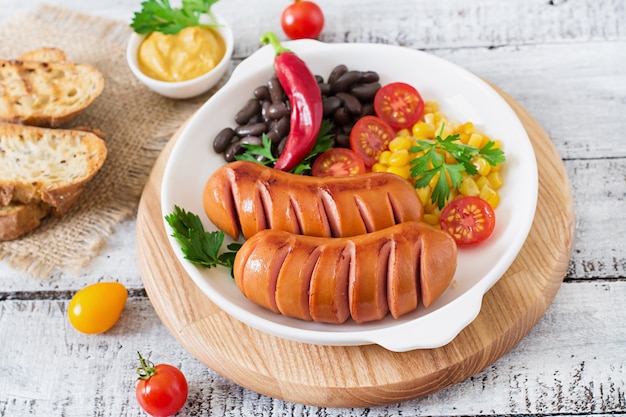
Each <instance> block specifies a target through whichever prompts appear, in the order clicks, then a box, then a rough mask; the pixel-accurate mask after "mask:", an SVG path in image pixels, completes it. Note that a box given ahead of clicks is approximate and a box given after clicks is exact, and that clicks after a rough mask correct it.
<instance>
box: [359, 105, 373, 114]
mask: <svg viewBox="0 0 626 417" xmlns="http://www.w3.org/2000/svg"><path fill="white" fill-rule="evenodd" d="M374 114H376V111H375V110H374V103H365V104H364V105H363V110H362V111H361V116H373V115H374Z"/></svg>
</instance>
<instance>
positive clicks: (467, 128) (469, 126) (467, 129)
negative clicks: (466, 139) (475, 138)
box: [459, 122, 474, 135]
mask: <svg viewBox="0 0 626 417" xmlns="http://www.w3.org/2000/svg"><path fill="white" fill-rule="evenodd" d="M459 133H465V134H466V135H471V134H472V133H474V123H472V122H465V123H463V124H462V125H461V126H460V127H459Z"/></svg>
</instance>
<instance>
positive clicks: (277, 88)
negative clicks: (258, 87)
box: [267, 77, 285, 103]
mask: <svg viewBox="0 0 626 417" xmlns="http://www.w3.org/2000/svg"><path fill="white" fill-rule="evenodd" d="M267 88H268V90H269V92H270V99H271V101H272V103H282V102H283V101H284V96H285V94H284V91H283V86H282V85H280V81H278V78H276V77H272V78H270V80H269V81H268V82H267Z"/></svg>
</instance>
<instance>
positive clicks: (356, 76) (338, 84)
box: [330, 71, 362, 93]
mask: <svg viewBox="0 0 626 417" xmlns="http://www.w3.org/2000/svg"><path fill="white" fill-rule="evenodd" d="M361 74H362V73H361V71H347V72H345V73H344V74H342V75H341V77H339V78H338V79H337V81H335V82H334V83H331V84H330V87H331V89H332V90H333V91H334V92H335V93H337V92H339V91H348V90H349V89H350V87H351V86H352V84H354V83H357V82H359V80H360V79H361Z"/></svg>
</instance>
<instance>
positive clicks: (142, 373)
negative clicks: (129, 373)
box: [137, 351, 156, 381]
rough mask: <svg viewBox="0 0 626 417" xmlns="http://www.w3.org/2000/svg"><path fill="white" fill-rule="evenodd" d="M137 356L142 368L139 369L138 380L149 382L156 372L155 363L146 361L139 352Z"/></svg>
mask: <svg viewBox="0 0 626 417" xmlns="http://www.w3.org/2000/svg"><path fill="white" fill-rule="evenodd" d="M137 354H138V355H139V363H140V364H141V366H139V367H138V368H137V375H139V378H138V379H142V380H144V381H147V380H148V379H150V378H151V377H152V375H154V373H155V372H156V370H155V369H154V363H152V362H150V361H149V360H148V359H144V357H143V356H141V353H140V352H139V351H137Z"/></svg>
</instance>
